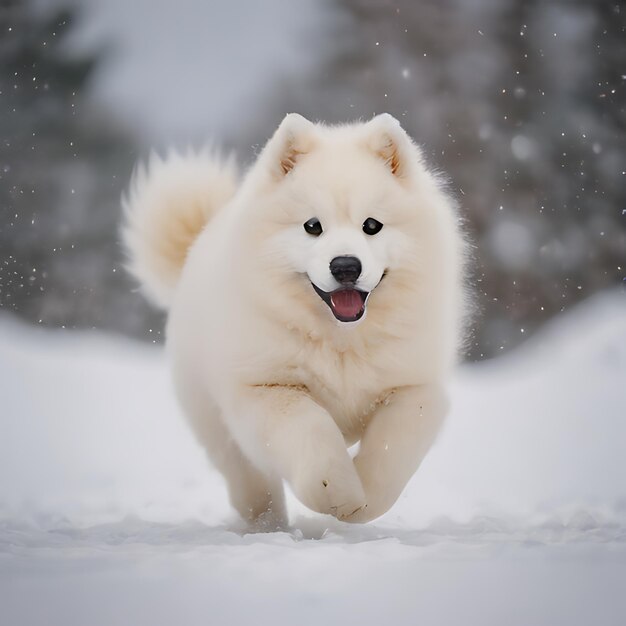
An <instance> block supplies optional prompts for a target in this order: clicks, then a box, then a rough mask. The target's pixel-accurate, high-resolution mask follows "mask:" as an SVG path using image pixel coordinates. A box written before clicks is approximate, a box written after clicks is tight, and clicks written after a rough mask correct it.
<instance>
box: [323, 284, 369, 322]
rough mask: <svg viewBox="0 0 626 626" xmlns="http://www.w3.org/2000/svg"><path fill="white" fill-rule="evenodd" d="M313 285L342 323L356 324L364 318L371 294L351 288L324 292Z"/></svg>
mask: <svg viewBox="0 0 626 626" xmlns="http://www.w3.org/2000/svg"><path fill="white" fill-rule="evenodd" d="M311 284H312V285H313V289H315V291H316V292H317V295H318V296H319V297H320V298H321V299H322V300H324V302H325V303H326V304H327V305H328V308H329V309H330V310H331V311H332V313H333V315H334V316H335V318H336V319H338V320H339V321H340V322H356V321H357V320H360V319H361V318H362V317H363V314H364V313H365V305H366V303H367V298H368V296H369V295H370V294H369V292H367V291H359V290H358V289H351V288H347V289H346V288H342V289H336V290H335V291H323V290H322V289H320V288H319V287H318V286H317V285H314V284H313V283H311Z"/></svg>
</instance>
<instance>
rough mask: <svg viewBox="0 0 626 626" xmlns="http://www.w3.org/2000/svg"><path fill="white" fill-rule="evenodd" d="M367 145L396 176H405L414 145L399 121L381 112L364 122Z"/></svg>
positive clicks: (407, 172)
mask: <svg viewBox="0 0 626 626" xmlns="http://www.w3.org/2000/svg"><path fill="white" fill-rule="evenodd" d="M365 129H366V133H367V135H366V137H367V139H366V140H367V145H368V147H369V148H370V150H372V151H373V152H374V154H376V156H378V157H379V158H380V159H382V160H383V161H384V163H385V164H386V165H387V167H388V168H389V170H390V171H391V173H392V174H393V175H394V176H396V177H397V178H406V177H407V176H408V174H409V169H410V164H411V150H412V149H414V146H413V144H412V142H411V140H410V139H409V136H408V135H407V134H406V132H405V131H404V129H403V128H402V126H400V122H398V120H397V119H396V118H395V117H393V115H389V113H381V114H380V115H377V116H376V117H374V118H372V119H371V120H370V121H369V122H367V124H365Z"/></svg>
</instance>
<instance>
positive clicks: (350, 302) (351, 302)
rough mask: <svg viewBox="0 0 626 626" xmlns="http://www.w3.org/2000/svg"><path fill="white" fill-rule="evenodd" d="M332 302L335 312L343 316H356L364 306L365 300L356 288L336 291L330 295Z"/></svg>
mask: <svg viewBox="0 0 626 626" xmlns="http://www.w3.org/2000/svg"><path fill="white" fill-rule="evenodd" d="M330 303H331V304H332V305H333V310H334V311H335V313H337V314H338V315H340V316H341V317H356V316H357V315H358V314H359V313H360V312H361V309H362V308H363V300H362V299H361V296H360V295H359V292H358V291H356V290H354V289H346V290H344V291H336V292H335V293H333V294H332V295H331V296H330Z"/></svg>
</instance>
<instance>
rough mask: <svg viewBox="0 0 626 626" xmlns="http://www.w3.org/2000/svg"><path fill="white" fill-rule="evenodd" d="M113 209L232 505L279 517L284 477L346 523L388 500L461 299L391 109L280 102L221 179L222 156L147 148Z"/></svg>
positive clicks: (434, 187)
mask: <svg viewBox="0 0 626 626" xmlns="http://www.w3.org/2000/svg"><path fill="white" fill-rule="evenodd" d="M125 211H126V224H125V228H124V236H125V241H126V245H127V247H128V250H129V254H130V268H131V271H132V272H133V273H134V275H135V276H136V277H137V278H138V279H139V280H140V281H141V282H142V284H143V285H144V287H145V291H146V293H147V294H148V295H149V296H151V297H152V299H153V300H154V301H155V302H156V303H158V304H159V305H162V306H164V307H167V308H169V311H170V312H169V320H168V325H167V345H168V349H169V353H170V356H171V361H172V366H173V375H174V380H175V385H176V389H177V393H178V395H179V399H180V402H181V404H182V406H183V408H184V411H185V413H186V414H187V416H188V417H189V420H190V422H191V425H192V427H193V429H194V431H195V433H196V435H197V436H198V438H199V440H200V442H201V443H202V445H203V446H204V447H205V449H206V451H207V453H208V455H209V457H210V459H211V460H212V462H213V463H214V464H215V465H216V466H217V468H218V469H219V470H220V471H221V472H222V474H223V475H224V478H225V479H226V481H227V484H228V489H229V493H230V499H231V502H232V504H233V506H234V507H235V508H236V509H237V511H238V512H239V513H240V514H241V515H242V516H243V517H244V518H246V519H249V520H255V519H257V518H259V517H260V516H264V517H266V518H269V519H270V520H271V521H272V523H273V522H274V521H276V522H279V521H281V520H283V519H284V515H285V508H284V495H283V483H282V481H283V479H284V480H286V481H287V482H288V484H289V485H290V487H291V489H292V490H293V492H294V493H295V495H296V496H297V498H299V500H300V501H301V502H303V503H304V504H305V505H306V506H307V507H309V508H311V509H313V510H315V511H319V512H321V513H330V514H332V515H334V516H336V517H337V518H338V519H341V520H344V521H348V522H366V521H369V520H371V519H374V518H376V517H378V516H380V515H382V514H383V513H384V512H385V511H387V510H388V509H389V508H390V507H391V506H392V504H393V503H394V502H395V501H396V499H397V498H398V496H399V495H400V493H401V492H402V490H403V488H404V486H405V485H406V483H407V481H408V480H409V479H410V478H411V476H412V475H413V473H414V472H415V471H416V469H417V468H418V466H419V464H420V462H421V461H422V459H423V458H424V456H425V454H426V453H427V451H428V449H429V448H430V446H431V444H432V443H433V441H434V439H435V436H436V434H437V432H438V430H439V428H440V425H441V423H442V419H443V417H444V415H445V413H446V410H447V400H446V394H445V389H444V388H445V384H446V381H447V378H448V376H449V372H450V370H451V368H452V366H453V364H454V362H455V357H456V352H457V346H458V338H459V335H460V330H461V328H462V321H463V311H464V309H465V306H464V298H463V289H462V273H463V257H464V255H463V250H464V245H463V239H462V237H461V235H460V233H459V228H458V218H457V215H456V213H455V207H454V203H453V202H451V200H450V198H449V197H448V196H447V195H446V193H445V192H444V191H443V190H442V185H441V183H440V181H439V180H438V179H437V177H436V176H433V174H431V173H429V172H428V170H427V169H426V168H425V166H424V164H423V161H422V157H421V155H420V152H419V150H418V148H417V147H416V146H415V145H414V144H413V143H412V142H411V140H410V139H409V137H408V136H407V135H406V133H405V132H404V131H403V130H402V128H401V127H400V125H399V123H398V122H397V121H396V120H395V119H394V118H393V117H391V116H390V115H388V114H383V115H379V116H377V117H375V118H374V119H372V120H371V121H369V122H367V123H357V124H353V125H346V126H337V127H329V126H324V125H321V124H313V123H311V122H309V121H307V120H306V119H304V118H303V117H301V116H299V115H296V114H290V115H287V116H286V117H285V119H284V120H283V122H282V123H281V125H280V127H279V128H278V130H277V131H276V133H275V134H274V136H273V137H272V138H271V139H270V141H269V142H268V144H267V145H266V147H265V149H264V150H263V152H262V153H261V155H260V156H259V158H258V160H257V161H256V163H255V164H254V165H253V166H252V168H251V169H250V171H249V172H248V173H247V175H246V176H245V177H244V179H243V181H242V182H241V184H240V185H239V187H237V181H236V172H235V168H234V165H233V163H232V162H231V161H223V160H220V159H218V158H217V157H215V156H211V155H209V154H202V155H190V156H187V157H182V156H176V155H174V156H171V157H170V158H168V159H167V160H165V161H162V160H160V159H158V158H153V159H152V160H151V162H150V164H149V166H148V168H141V169H140V170H139V171H138V173H137V175H136V176H135V179H134V181H133V184H132V186H131V190H130V192H129V195H128V197H127V198H126V200H125ZM357 441H360V448H359V452H358V454H357V455H356V457H355V458H354V459H352V458H351V456H350V454H349V452H348V450H347V448H348V446H350V445H352V444H354V443H355V442H357Z"/></svg>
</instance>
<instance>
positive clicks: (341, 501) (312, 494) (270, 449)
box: [232, 385, 365, 519]
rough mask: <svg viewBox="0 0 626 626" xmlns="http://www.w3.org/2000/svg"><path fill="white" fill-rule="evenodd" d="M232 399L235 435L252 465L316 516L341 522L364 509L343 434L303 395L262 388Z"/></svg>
mask: <svg viewBox="0 0 626 626" xmlns="http://www.w3.org/2000/svg"><path fill="white" fill-rule="evenodd" d="M236 396H237V400H236V401H235V403H234V406H233V407H232V409H233V420H234V423H233V434H234V435H235V437H236V439H237V440H238V442H239V444H240V446H241V448H242V449H243V450H244V452H245V454H246V455H247V456H248V457H249V458H250V460H251V461H252V462H253V463H255V464H257V465H258V466H259V467H260V468H261V469H263V470H265V471H266V472H268V473H271V474H274V475H277V476H279V477H281V478H284V479H286V480H287V482H288V483H289V484H290V485H291V488H292V489H293V491H294V493H295V495H296V497H297V498H298V499H299V500H300V501H301V502H302V503H303V504H305V505H306V506H308V507H309V508H311V509H313V510H314V511H318V512H319V513H329V514H331V515H334V516H335V517H337V518H339V519H343V518H345V517H346V516H348V515H351V514H352V513H354V512H355V511H357V510H358V509H359V508H360V507H362V506H363V505H364V504H365V494H364V492H363V487H362V486H361V482H360V480H359V477H358V475H357V472H356V470H355V468H354V464H353V463H352V459H351V458H350V455H349V454H348V451H347V450H346V444H345V441H344V438H343V435H342V434H341V432H340V431H339V428H338V427H337V425H336V424H335V422H334V420H333V419H332V417H331V416H330V415H329V414H328V412H327V411H326V410H325V409H323V408H322V407H321V406H320V405H319V404H317V403H316V402H314V401H313V400H312V399H311V398H310V397H309V396H308V395H307V393H306V392H305V391H303V390H301V389H299V388H297V387H290V386H281V385H262V386H255V387H246V388H245V389H244V390H241V391H240V393H238V394H236Z"/></svg>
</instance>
